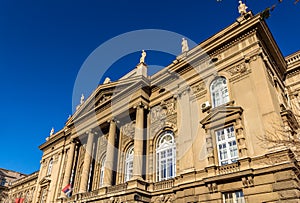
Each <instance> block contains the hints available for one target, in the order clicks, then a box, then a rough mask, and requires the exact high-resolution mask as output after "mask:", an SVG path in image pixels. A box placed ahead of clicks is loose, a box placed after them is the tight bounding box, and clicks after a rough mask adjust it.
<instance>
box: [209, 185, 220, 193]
mask: <svg viewBox="0 0 300 203" xmlns="http://www.w3.org/2000/svg"><path fill="white" fill-rule="evenodd" d="M207 188H208V190H209V192H210V193H214V192H218V185H217V183H209V184H207Z"/></svg>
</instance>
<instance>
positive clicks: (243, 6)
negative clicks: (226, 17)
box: [238, 1, 248, 15]
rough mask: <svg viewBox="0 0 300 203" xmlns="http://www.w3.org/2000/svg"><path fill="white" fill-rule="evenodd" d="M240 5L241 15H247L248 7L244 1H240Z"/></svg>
mask: <svg viewBox="0 0 300 203" xmlns="http://www.w3.org/2000/svg"><path fill="white" fill-rule="evenodd" d="M239 4H240V5H239V7H238V10H239V13H240V14H241V15H245V14H246V13H247V8H248V7H247V6H246V4H244V3H243V2H242V1H239Z"/></svg>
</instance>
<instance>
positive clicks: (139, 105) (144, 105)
mask: <svg viewBox="0 0 300 203" xmlns="http://www.w3.org/2000/svg"><path fill="white" fill-rule="evenodd" d="M133 108H134V109H138V108H141V109H148V108H149V106H148V105H147V104H145V103H144V102H138V103H137V104H135V105H134V106H133Z"/></svg>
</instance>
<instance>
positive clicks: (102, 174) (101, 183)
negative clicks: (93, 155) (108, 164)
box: [99, 154, 106, 187]
mask: <svg viewBox="0 0 300 203" xmlns="http://www.w3.org/2000/svg"><path fill="white" fill-rule="evenodd" d="M105 161H106V154H105V155H103V157H102V159H101V165H100V174H99V187H102V186H103V184H104V175H105Z"/></svg>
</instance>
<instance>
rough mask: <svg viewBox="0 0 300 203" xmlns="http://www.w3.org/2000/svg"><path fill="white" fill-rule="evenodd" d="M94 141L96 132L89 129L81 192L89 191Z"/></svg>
mask: <svg viewBox="0 0 300 203" xmlns="http://www.w3.org/2000/svg"><path fill="white" fill-rule="evenodd" d="M93 141H94V133H93V132H92V131H89V132H88V139H87V144H86V147H85V154H84V162H83V169H82V175H81V180H80V186H79V193H83V192H86V191H87V184H88V179H89V172H90V165H91V159H92V157H91V156H92V149H93Z"/></svg>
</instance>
